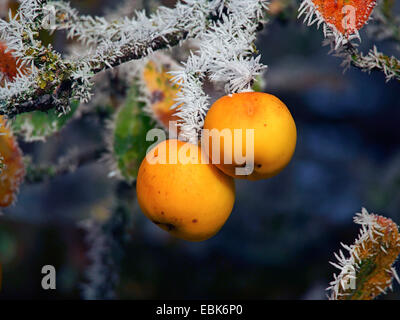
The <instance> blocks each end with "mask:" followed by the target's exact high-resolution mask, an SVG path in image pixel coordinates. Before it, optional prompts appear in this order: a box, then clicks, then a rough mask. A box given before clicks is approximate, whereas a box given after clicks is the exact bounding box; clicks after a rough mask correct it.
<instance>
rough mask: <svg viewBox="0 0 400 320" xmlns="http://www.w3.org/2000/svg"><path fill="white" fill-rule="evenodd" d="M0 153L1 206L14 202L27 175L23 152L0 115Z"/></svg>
mask: <svg viewBox="0 0 400 320" xmlns="http://www.w3.org/2000/svg"><path fill="white" fill-rule="evenodd" d="M0 155H1V157H2V161H1V162H2V165H3V168H2V171H1V173H0V207H8V206H10V205H11V204H13V203H14V201H15V200H16V197H17V193H18V190H19V186H20V184H21V183H22V181H23V179H24V176H25V165H24V161H23V157H22V152H21V150H20V149H19V146H18V143H17V141H16V140H15V138H14V136H13V133H12V131H11V129H10V127H9V125H8V124H7V122H6V120H5V119H4V117H2V116H0Z"/></svg>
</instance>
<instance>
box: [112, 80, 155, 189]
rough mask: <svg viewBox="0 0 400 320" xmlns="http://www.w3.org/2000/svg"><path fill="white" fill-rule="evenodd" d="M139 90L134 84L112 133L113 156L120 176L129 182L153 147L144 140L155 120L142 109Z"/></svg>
mask: <svg viewBox="0 0 400 320" xmlns="http://www.w3.org/2000/svg"><path fill="white" fill-rule="evenodd" d="M140 96H141V93H140V87H139V85H138V84H137V83H134V84H133V85H132V87H131V88H130V90H129V93H128V96H127V99H126V101H125V104H124V105H123V106H122V107H121V109H120V110H119V111H118V113H117V115H116V119H115V124H114V125H115V127H114V132H113V153H114V159H115V160H116V162H117V167H118V170H119V172H120V174H121V176H122V177H123V178H124V179H126V180H127V181H128V182H129V183H132V182H133V181H134V180H135V179H136V177H137V174H138V171H139V167H140V164H141V162H142V160H143V159H144V157H145V156H146V152H147V149H148V148H149V147H150V146H151V145H152V144H153V142H152V141H146V135H147V132H148V131H149V130H151V129H152V128H154V127H155V121H154V120H153V119H152V118H151V117H150V116H149V115H148V114H147V113H146V112H145V111H144V110H143V109H144V106H145V104H144V103H143V102H141V101H140Z"/></svg>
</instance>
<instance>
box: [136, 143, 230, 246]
mask: <svg viewBox="0 0 400 320" xmlns="http://www.w3.org/2000/svg"><path fill="white" fill-rule="evenodd" d="M184 146H185V148H187V149H186V151H187V154H188V153H190V154H192V153H193V154H194V156H193V157H192V160H193V161H192V162H191V163H186V164H184V163H181V162H180V161H175V162H174V161H170V156H169V154H170V153H169V152H170V151H171V150H172V152H174V151H177V152H179V151H181V149H182V148H183V147H184ZM186 151H185V150H184V152H186ZM155 156H156V157H159V158H162V157H165V159H166V163H162V164H160V163H156V164H154V163H153V162H152V161H151V157H153V160H154V157H155ZM149 159H150V161H149ZM178 160H179V159H178ZM202 160H203V161H204V160H206V157H205V155H204V153H203V152H202V150H201V148H200V147H199V146H197V145H194V144H190V143H185V142H182V141H178V140H175V139H172V140H166V141H163V142H161V143H160V144H158V145H157V146H156V147H154V148H153V149H152V150H151V151H150V152H149V153H148V156H146V158H145V159H144V160H143V162H142V164H141V166H140V168H139V173H138V178H137V186H136V190H137V198H138V202H139V206H140V208H141V210H142V211H143V213H144V214H145V216H146V217H147V218H149V219H150V220H151V221H152V222H153V223H155V224H156V225H157V226H158V227H160V228H162V229H164V230H166V231H168V232H169V233H170V234H171V235H173V236H175V237H177V238H180V239H184V240H188V241H204V240H207V239H209V238H211V237H212V236H214V235H215V234H216V233H217V232H218V231H219V230H220V229H221V228H222V226H223V225H224V224H225V222H226V221H227V219H228V218H229V216H230V214H231V212H232V209H233V206H234V202H235V183H234V180H233V179H232V178H231V177H228V176H226V175H225V174H223V173H222V172H221V171H219V170H218V169H217V168H216V167H215V166H214V165H212V164H209V163H204V162H202Z"/></svg>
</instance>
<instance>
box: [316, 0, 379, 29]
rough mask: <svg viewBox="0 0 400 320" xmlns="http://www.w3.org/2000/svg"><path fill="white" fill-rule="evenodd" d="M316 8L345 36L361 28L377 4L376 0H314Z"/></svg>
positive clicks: (330, 24) (327, 21)
mask: <svg viewBox="0 0 400 320" xmlns="http://www.w3.org/2000/svg"><path fill="white" fill-rule="evenodd" d="M312 2H313V3H314V5H315V8H316V10H317V11H318V12H319V13H320V14H321V15H322V17H323V18H324V20H325V22H326V23H327V24H328V25H329V26H331V27H332V26H333V27H334V28H335V29H336V31H337V32H339V33H341V34H342V35H343V36H346V37H347V36H350V35H352V34H355V33H357V32H358V30H360V29H361V28H362V27H363V26H364V25H365V23H366V22H367V21H368V19H369V17H370V15H371V13H372V10H373V9H374V7H375V5H376V1H375V0H312Z"/></svg>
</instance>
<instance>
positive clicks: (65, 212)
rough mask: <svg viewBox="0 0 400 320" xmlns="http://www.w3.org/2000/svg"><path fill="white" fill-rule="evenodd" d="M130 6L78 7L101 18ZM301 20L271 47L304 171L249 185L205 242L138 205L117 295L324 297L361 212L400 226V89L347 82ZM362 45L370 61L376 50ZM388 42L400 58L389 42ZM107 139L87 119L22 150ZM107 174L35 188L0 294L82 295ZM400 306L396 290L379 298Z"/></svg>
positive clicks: (23, 207) (86, 170)
mask: <svg viewBox="0 0 400 320" xmlns="http://www.w3.org/2000/svg"><path fill="white" fill-rule="evenodd" d="M111 2H112V3H111ZM117 2H118V1H105V0H103V1H95V0H92V1H83V0H82V1H79V0H75V1H71V3H72V4H73V5H74V6H76V7H77V8H79V10H80V11H81V12H86V13H97V14H102V13H103V12H104V10H107V9H109V8H110V7H112V6H115V5H116V4H117ZM167 2H168V3H167ZM165 4H167V5H173V1H165ZM290 14H292V15H290ZM293 15H295V12H289V17H286V18H288V19H286V18H285V19H283V18H282V19H274V21H273V22H272V23H271V24H270V25H268V26H267V27H266V29H265V30H264V31H263V32H262V33H261V34H260V37H259V41H258V46H259V49H260V52H261V54H262V59H263V62H264V63H265V64H267V65H268V66H269V69H268V72H267V73H266V75H265V81H266V89H265V91H266V92H269V93H272V94H274V95H276V96H278V97H279V98H280V99H281V100H283V101H284V102H285V103H286V104H287V106H288V107H289V109H290V111H291V112H292V114H293V117H294V119H295V121H296V124H297V127H298V145H297V150H296V153H295V156H294V158H293V160H292V162H291V164H290V165H289V166H288V167H287V168H286V169H285V170H284V171H283V172H282V173H281V174H279V175H278V176H277V177H274V178H272V179H269V180H265V181H259V182H245V181H237V198H236V205H235V208H234V211H233V213H232V215H231V217H230V219H229V220H228V222H227V223H226V225H225V226H224V227H223V229H222V230H221V231H220V232H219V234H218V235H217V236H215V237H214V238H212V239H210V240H208V241H206V242H202V243H189V242H184V241H180V240H176V239H173V238H171V237H169V235H167V234H165V233H164V232H163V231H160V230H159V229H158V228H157V227H156V226H155V225H153V224H152V223H151V222H149V221H148V220H147V219H146V218H145V217H144V216H143V215H142V213H141V212H140V209H139V208H138V207H137V205H132V207H131V215H132V217H131V218H132V227H131V228H130V231H129V235H130V241H129V242H128V243H127V245H126V247H125V248H124V249H125V250H124V253H123V255H122V258H121V260H120V273H119V276H120V280H119V282H118V285H117V287H116V298H121V299H150V298H162V299H167V298H168V299H175V298H202V299H203V298H211V299H212V298H216V299H219V298H243V299H325V294H326V291H325V288H326V287H328V284H329V282H330V281H331V280H332V279H333V273H334V272H336V270H335V269H334V267H333V266H331V265H330V264H329V261H333V260H334V256H333V252H336V251H337V250H339V248H340V242H343V243H346V244H351V243H353V241H354V239H355V238H356V236H357V233H358V227H357V226H356V225H354V224H353V222H352V217H353V216H354V214H355V213H356V212H359V211H360V210H361V207H362V206H364V207H366V208H367V209H368V210H369V211H371V212H375V213H379V214H382V215H385V216H387V217H390V218H392V219H393V220H394V221H395V222H397V223H400V143H399V142H400V129H399V128H400V94H399V93H400V83H398V82H396V81H391V82H389V83H385V78H384V76H383V75H382V74H380V73H372V74H370V75H369V74H367V73H363V72H361V71H360V70H356V69H350V70H348V71H347V72H346V73H343V68H342V67H340V63H341V60H340V59H338V58H335V57H333V56H332V55H328V51H329V49H328V48H327V47H322V46H321V43H322V40H323V36H322V32H321V30H316V27H315V26H313V27H306V26H304V25H303V24H302V22H301V21H297V20H296V19H294V18H293V17H292V16H293ZM362 36H363V41H362V44H361V45H360V48H361V49H362V50H364V51H366V50H368V48H371V47H372V45H373V43H374V42H373V40H371V39H369V38H368V35H367V34H365V31H363V32H362ZM378 45H379V49H380V50H382V51H385V52H389V53H395V52H396V46H395V45H393V44H392V43H391V42H389V41H387V42H379V43H378ZM398 53H399V51H397V54H398ZM103 136H104V129H103V128H102V126H101V124H100V123H99V122H98V121H95V120H94V119H92V118H90V117H83V118H81V119H77V120H74V121H73V122H71V123H70V125H69V126H68V127H67V128H65V129H64V130H63V131H62V132H61V133H60V134H57V135H56V136H54V137H52V138H50V139H49V140H48V141H47V142H46V143H31V144H22V145H21V147H22V149H23V150H24V152H25V153H27V154H30V155H32V157H33V158H34V160H35V162H38V163H50V162H52V161H55V160H56V159H57V158H58V157H60V156H62V155H63V154H65V153H66V151H67V150H70V149H71V148H78V149H79V148H88V147H90V146H95V145H97V144H98V142H99V141H101V140H102V139H103ZM108 172H109V171H108V167H107V166H106V165H104V164H103V163H95V164H92V165H86V166H83V167H81V168H79V169H78V170H76V171H75V172H74V173H71V174H68V175H64V176H61V177H58V178H55V179H52V180H50V181H47V182H45V183H42V184H34V185H32V184H28V185H24V186H22V188H21V190H20V194H19V199H18V202H17V203H16V204H15V205H14V206H13V207H11V208H9V209H7V210H4V212H3V213H4V215H2V216H1V217H0V261H1V262H2V264H3V273H4V274H3V288H2V291H1V292H0V298H49V299H63V298H72V299H80V298H82V283H85V282H86V281H87V275H86V274H85V272H86V271H85V270H87V268H88V266H89V265H90V263H91V262H90V258H88V256H87V250H88V246H89V244H88V242H87V241H85V232H84V230H83V229H82V228H80V227H79V226H78V223H79V222H80V221H82V220H84V219H87V218H90V217H93V216H96V217H100V219H101V217H102V215H107V209H105V208H107V207H108V206H110V203H112V201H113V200H112V196H111V195H112V194H113V192H114V190H115V188H117V184H118V182H116V181H114V180H112V179H111V178H108V177H107V175H108ZM131 196H132V199H134V197H135V194H134V193H132V195H131ZM133 203H134V202H133ZM45 264H51V265H54V266H55V267H56V269H57V290H53V291H51V290H50V291H44V290H42V289H41V286H40V282H41V278H42V275H41V273H40V270H41V268H42V266H43V265H45ZM399 297H400V287H399V285H395V286H394V292H393V293H389V294H388V295H386V296H384V297H382V298H380V299H397V298H399Z"/></svg>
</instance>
